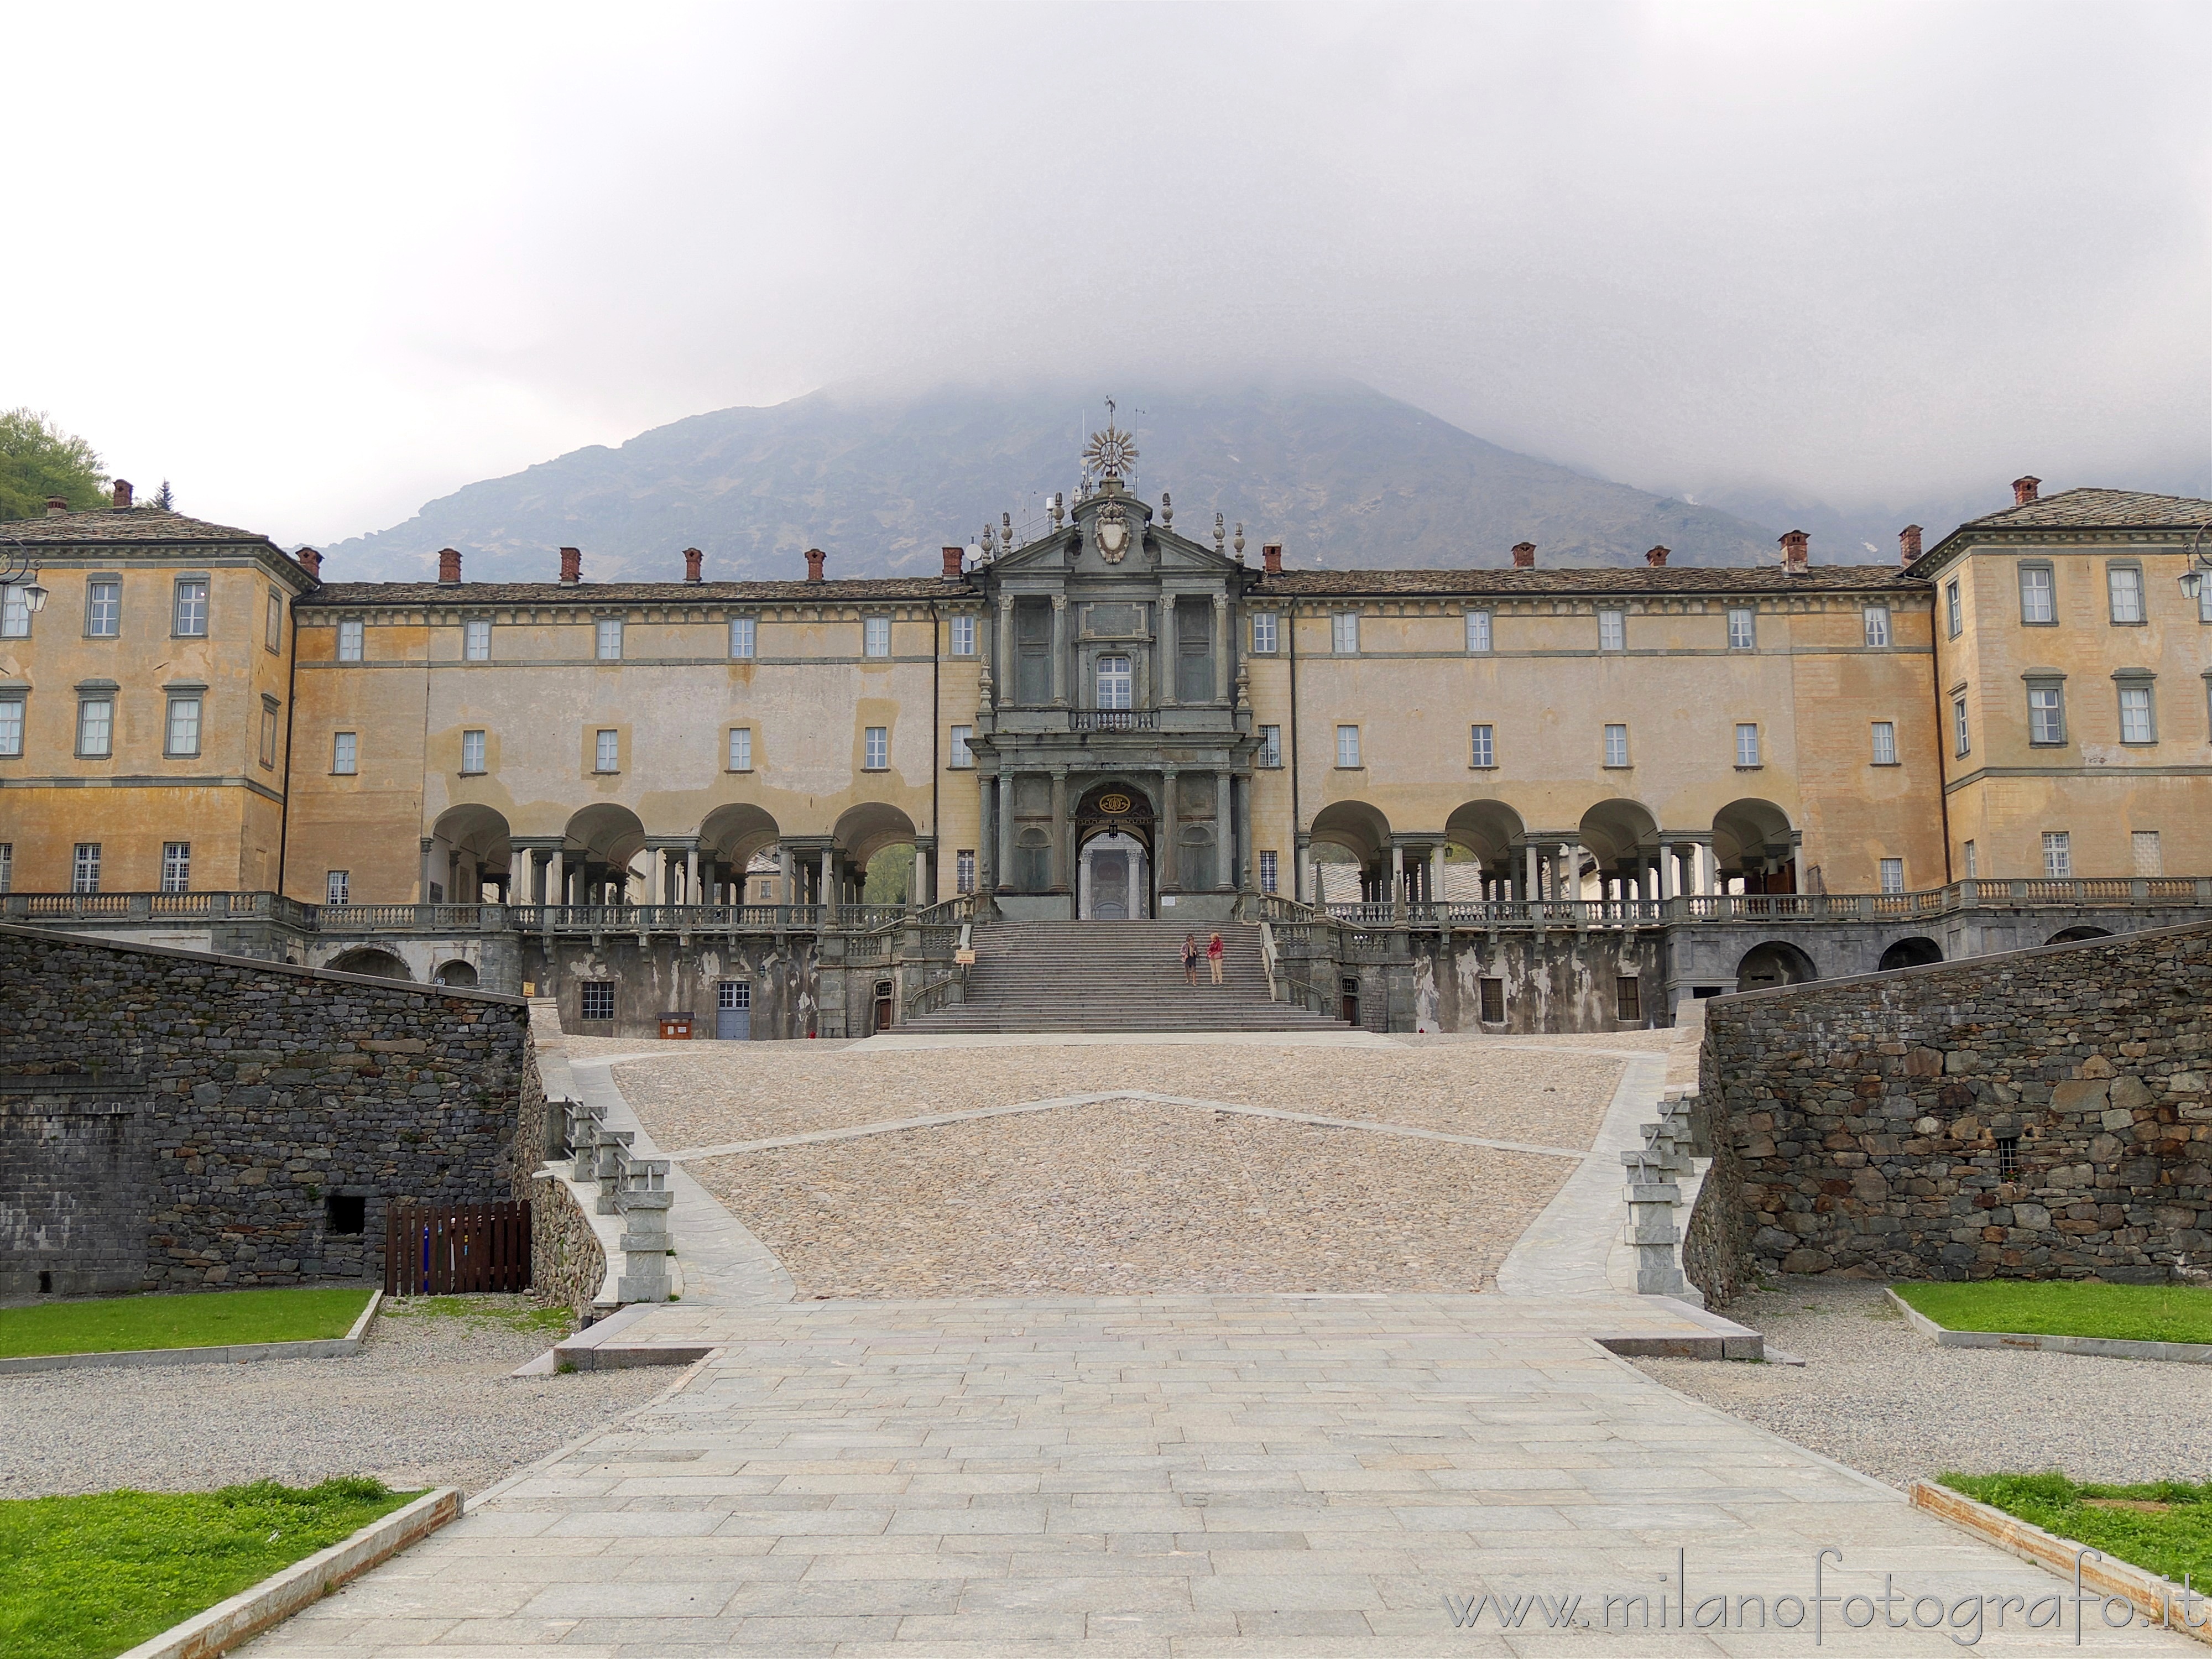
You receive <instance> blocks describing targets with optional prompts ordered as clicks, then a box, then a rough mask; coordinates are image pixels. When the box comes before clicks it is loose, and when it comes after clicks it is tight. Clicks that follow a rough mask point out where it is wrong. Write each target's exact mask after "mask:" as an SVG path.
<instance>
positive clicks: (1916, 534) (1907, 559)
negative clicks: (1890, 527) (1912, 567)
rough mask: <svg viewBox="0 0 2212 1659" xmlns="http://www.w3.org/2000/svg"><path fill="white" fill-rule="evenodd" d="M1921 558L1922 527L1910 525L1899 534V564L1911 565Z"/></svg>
mask: <svg viewBox="0 0 2212 1659" xmlns="http://www.w3.org/2000/svg"><path fill="white" fill-rule="evenodd" d="M1919 556H1920V526H1918V525H1917V524H1909V525H1907V526H1905V528H1904V529H1902V530H1900V531H1899V532H1897V562H1898V563H1899V564H1911V562H1913V561H1914V560H1915V559H1917V558H1918V557H1919Z"/></svg>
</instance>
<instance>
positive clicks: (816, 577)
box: [806, 547, 829, 582]
mask: <svg viewBox="0 0 2212 1659" xmlns="http://www.w3.org/2000/svg"><path fill="white" fill-rule="evenodd" d="M828 557H829V555H828V554H827V553H824V552H823V550H821V549H820V548H818V547H810V548H808V549H807V550H806V580H809V581H811V582H818V581H820V580H822V562H823V560H824V559H826V558H828Z"/></svg>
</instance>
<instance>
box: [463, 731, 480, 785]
mask: <svg viewBox="0 0 2212 1659" xmlns="http://www.w3.org/2000/svg"><path fill="white" fill-rule="evenodd" d="M483 769H484V734H483V732H462V733H461V770H462V771H463V772H465V773H469V774H471V775H473V774H475V773H478V772H481V771H483Z"/></svg>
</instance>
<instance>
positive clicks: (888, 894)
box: [860, 843, 914, 904]
mask: <svg viewBox="0 0 2212 1659" xmlns="http://www.w3.org/2000/svg"><path fill="white" fill-rule="evenodd" d="M913 885H914V848H913V846H912V844H911V843H902V844H901V845H899V846H896V847H886V848H884V849H883V851H882V852H880V853H878V854H876V855H875V857H873V858H872V859H870V860H868V879H867V883H866V885H865V886H863V887H862V888H861V889H860V902H862V903H863V904H904V903H905V902H906V896H907V890H908V889H909V888H911V887H912V886H913Z"/></svg>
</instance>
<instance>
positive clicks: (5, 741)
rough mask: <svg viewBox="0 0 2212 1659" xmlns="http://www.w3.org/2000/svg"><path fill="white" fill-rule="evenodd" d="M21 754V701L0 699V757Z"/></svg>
mask: <svg viewBox="0 0 2212 1659" xmlns="http://www.w3.org/2000/svg"><path fill="white" fill-rule="evenodd" d="M22 752H23V700H22V699H21V697H0V755H20V754H21V753H22Z"/></svg>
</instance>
